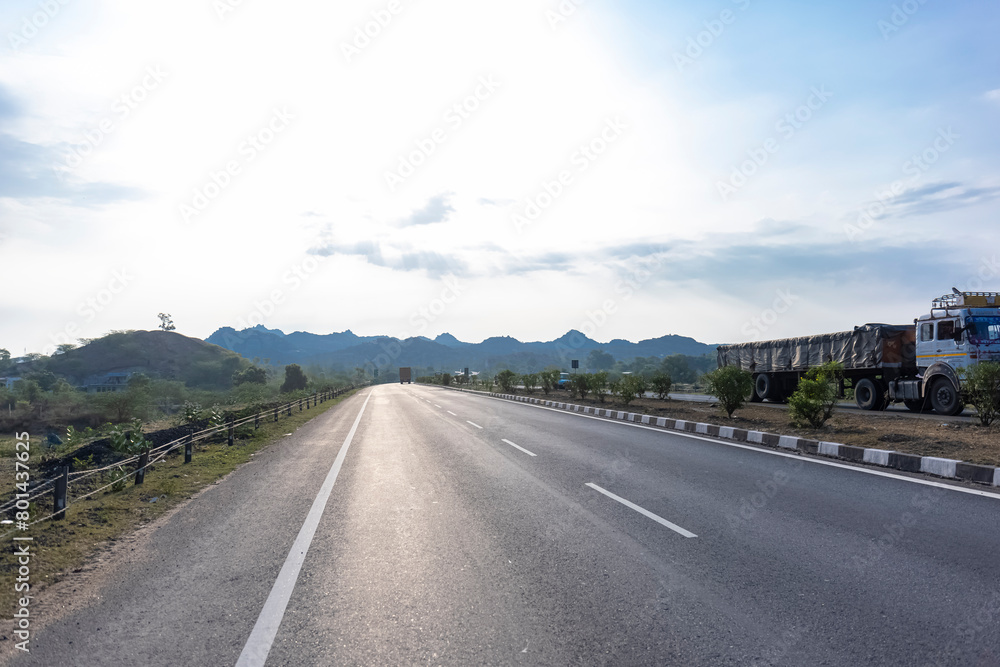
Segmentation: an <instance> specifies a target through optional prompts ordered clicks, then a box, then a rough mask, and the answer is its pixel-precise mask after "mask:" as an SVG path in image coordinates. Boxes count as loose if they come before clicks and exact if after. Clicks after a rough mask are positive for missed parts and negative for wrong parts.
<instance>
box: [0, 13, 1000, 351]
mask: <svg viewBox="0 0 1000 667" xmlns="http://www.w3.org/2000/svg"><path fill="white" fill-rule="evenodd" d="M998 28H1000V8H998V7H996V6H995V5H993V4H991V3H985V2H957V3H943V2H938V1H935V0H926V1H925V2H920V0H910V1H909V2H839V3H792V2H768V3H765V2H757V1H755V0H739V1H738V2H734V1H731V0H726V1H719V2H672V3H660V2H640V1H628V2H614V3H612V2H599V1H596V0H582V1H578V2H573V1H572V0H566V1H565V2H557V1H552V2H537V1H536V0H512V1H510V2H505V3H503V4H502V5H501V4H499V3H497V4H494V5H484V4H482V3H469V2H462V1H460V0H420V2H416V1H411V2H407V1H406V0H399V2H398V3H397V2H393V3H390V2H389V1H388V0H383V1H380V2H352V3H337V4H336V6H332V7H331V6H329V3H320V2H312V1H306V0H294V1H291V2H288V3H283V4H281V5H278V4H276V3H265V2H261V1H259V0H243V1H242V2H236V1H235V0H218V1H216V0H211V1H210V0H178V1H177V2H174V3H170V4H169V5H163V6H148V5H146V4H140V3H135V2H129V1H127V0H91V1H84V0H63V1H61V0H52V1H51V2H48V3H46V2H40V1H38V0H35V1H34V2H24V1H21V0H17V1H14V2H6V3H4V5H3V7H2V8H0V36H2V37H3V39H2V40H0V261H2V265H3V266H4V268H5V271H6V273H7V275H8V279H9V280H8V285H9V288H8V289H7V290H5V291H4V293H3V295H2V296H0V313H2V318H0V347H7V348H8V349H10V350H11V351H12V352H13V353H14V354H20V353H23V352H24V351H25V350H27V351H38V352H50V351H51V348H52V346H53V345H54V344H55V343H59V342H67V341H70V342H72V341H75V340H76V339H77V338H79V337H93V336H99V335H101V334H103V333H105V332H107V331H109V330H113V329H130V328H138V329H141V328H153V327H155V326H156V324H157V323H158V320H157V319H156V314H157V313H158V312H168V313H171V314H172V315H173V318H174V320H175V322H176V324H177V326H178V330H179V331H180V332H182V333H185V334H187V335H192V336H197V337H206V336H208V335H209V334H211V333H212V331H214V330H215V329H216V328H218V327H221V326H234V327H237V328H239V327H241V326H245V325H254V324H258V323H262V324H264V325H265V326H267V327H269V328H277V329H283V330H285V331H294V330H308V331H313V332H317V333H327V332H331V331H342V330H344V329H348V328H350V329H352V330H353V331H354V332H356V333H359V334H366V335H374V334H387V335H396V336H405V335H418V334H419V335H427V336H434V335H437V334H439V333H442V332H445V331H448V332H451V333H452V334H454V335H456V336H457V337H458V338H460V339H463V340H468V341H478V340H481V339H483V338H484V337H487V336H492V335H511V336H514V337H516V338H519V339H521V340H551V339H553V338H556V337H558V336H559V335H561V334H562V333H565V332H566V331H567V330H569V329H571V328H576V329H583V330H586V331H588V333H592V334H593V337H594V338H596V339H598V340H602V341H607V340H611V339H614V338H625V339H630V340H639V339H643V338H650V337H656V336H660V335H664V334H668V333H676V334H681V335H688V336H693V337H695V338H698V339H699V340H702V341H705V342H723V341H725V342H729V341H732V342H735V341H742V340H751V339H755V338H767V337H781V336H790V335H802V334H808V333H819V332H823V331H832V330H839V329H843V328H850V327H851V326H854V325H856V324H861V323H864V322H870V321H890V322H907V321H910V320H912V319H913V318H914V317H916V316H918V315H919V314H921V313H922V312H923V311H924V310H925V309H926V308H927V306H928V302H929V300H930V299H931V298H933V297H935V296H938V295H940V294H943V293H945V292H947V291H949V290H950V289H951V287H952V286H956V287H960V288H968V289H986V290H998V289H1000V265H998V262H997V257H996V254H997V252H996V251H997V245H998V244H997V238H998V234H997V230H996V220H997V213H998V210H1000V201H998V196H1000V164H998V162H1000V160H998V155H1000V150H998V149H1000V145H998V142H1000V137H998V133H997V131H996V127H997V120H998V117H1000V74H998V73H1000V48H998V46H997V43H996V39H995V35H996V34H998ZM366 31H367V33H368V34H365V32H366ZM15 285H16V289H15V288H14V286H15ZM443 296H447V300H445V299H443V298H442V297H443ZM428 309H430V310H428ZM427 312H430V313H432V317H431V318H426V317H424V316H423V315H418V313H427Z"/></svg>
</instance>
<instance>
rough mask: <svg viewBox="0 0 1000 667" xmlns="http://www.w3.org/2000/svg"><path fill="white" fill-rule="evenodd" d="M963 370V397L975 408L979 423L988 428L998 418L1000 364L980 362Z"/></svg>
mask: <svg viewBox="0 0 1000 667" xmlns="http://www.w3.org/2000/svg"><path fill="white" fill-rule="evenodd" d="M963 370H964V372H963V373H962V385H963V389H964V390H965V396H966V398H967V399H968V401H969V403H972V405H973V406H975V408H976V416H977V417H979V423H980V424H982V425H983V426H989V425H990V424H992V423H993V422H994V421H995V420H996V418H997V417H998V416H1000V363H998V362H995V361H981V362H979V363H978V364H976V365H975V366H969V367H968V368H965V369H963Z"/></svg>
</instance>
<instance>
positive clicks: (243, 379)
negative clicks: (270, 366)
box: [233, 366, 267, 387]
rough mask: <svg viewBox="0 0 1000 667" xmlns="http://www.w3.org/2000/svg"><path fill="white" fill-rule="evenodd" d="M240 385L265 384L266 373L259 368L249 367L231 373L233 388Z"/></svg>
mask: <svg viewBox="0 0 1000 667" xmlns="http://www.w3.org/2000/svg"><path fill="white" fill-rule="evenodd" d="M241 384H267V371H266V370H265V369H263V368H261V367H259V366H250V367H249V368H244V369H243V370H239V371H236V372H235V373H233V386H234V387H238V386H240V385H241Z"/></svg>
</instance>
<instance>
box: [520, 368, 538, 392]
mask: <svg viewBox="0 0 1000 667" xmlns="http://www.w3.org/2000/svg"><path fill="white" fill-rule="evenodd" d="M521 383H522V384H523V385H524V391H525V393H527V394H533V393H535V389H536V388H537V387H538V374H537V373H527V374H525V375H522V376H521Z"/></svg>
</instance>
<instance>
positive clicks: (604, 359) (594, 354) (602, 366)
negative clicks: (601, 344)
mask: <svg viewBox="0 0 1000 667" xmlns="http://www.w3.org/2000/svg"><path fill="white" fill-rule="evenodd" d="M614 365H615V358H614V357H613V356H611V355H610V354H608V353H607V352H605V351H604V350H591V351H590V354H588V355H587V368H589V369H590V370H593V371H606V370H610V369H611V367H612V366H614Z"/></svg>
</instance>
